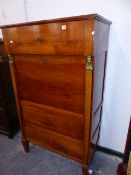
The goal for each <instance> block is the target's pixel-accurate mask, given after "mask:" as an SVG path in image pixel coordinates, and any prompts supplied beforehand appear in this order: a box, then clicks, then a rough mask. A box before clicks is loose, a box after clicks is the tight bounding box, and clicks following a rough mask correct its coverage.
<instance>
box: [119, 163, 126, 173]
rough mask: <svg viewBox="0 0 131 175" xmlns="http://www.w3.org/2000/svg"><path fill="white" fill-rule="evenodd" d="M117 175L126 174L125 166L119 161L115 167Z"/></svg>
mask: <svg viewBox="0 0 131 175" xmlns="http://www.w3.org/2000/svg"><path fill="white" fill-rule="evenodd" d="M117 175H127V167H126V166H125V164H124V163H120V164H119V165H118V168H117Z"/></svg>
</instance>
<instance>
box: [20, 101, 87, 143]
mask: <svg viewBox="0 0 131 175" xmlns="http://www.w3.org/2000/svg"><path fill="white" fill-rule="evenodd" d="M26 105H28V106H26ZM22 111H23V119H24V121H27V122H30V123H33V124H36V125H39V126H41V127H44V128H47V129H49V130H52V131H55V132H58V133H61V134H64V135H67V136H70V137H73V138H76V139H79V140H82V139H83V130H84V117H83V116H82V115H80V114H75V113H72V112H68V111H64V110H61V109H56V108H52V107H48V106H43V105H37V104H32V103H30V102H23V103H22Z"/></svg>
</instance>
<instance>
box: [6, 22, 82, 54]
mask: <svg viewBox="0 0 131 175" xmlns="http://www.w3.org/2000/svg"><path fill="white" fill-rule="evenodd" d="M76 29H77V30H76ZM6 30H7V31H6V35H7V36H6V41H5V42H7V43H8V44H9V50H10V52H11V53H15V54H16V53H23V54H27V53H30V54H45V55H56V54H57V55H58V54H64V55H83V21H78V22H77V21H73V22H61V23H50V24H41V25H31V26H21V27H19V28H18V27H14V28H8V29H6ZM25 31H26V32H25ZM23 33H24V37H23V35H22V34H23ZM19 34H21V35H19Z"/></svg>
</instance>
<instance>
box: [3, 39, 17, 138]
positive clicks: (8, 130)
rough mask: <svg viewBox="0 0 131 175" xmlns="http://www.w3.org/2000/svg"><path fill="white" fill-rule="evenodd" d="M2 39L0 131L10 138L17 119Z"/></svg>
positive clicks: (14, 131) (15, 128)
mask: <svg viewBox="0 0 131 175" xmlns="http://www.w3.org/2000/svg"><path fill="white" fill-rule="evenodd" d="M3 52H4V51H3V41H2V40H0V132H2V133H5V134H7V135H8V136H9V137H10V138H12V137H13V135H14V134H15V133H16V131H17V130H18V129H19V121H18V115H17V109H16V104H15V98H14V93H13V86H12V81H11V76H10V67H9V62H8V59H6V58H4V57H3V54H4V53H3Z"/></svg>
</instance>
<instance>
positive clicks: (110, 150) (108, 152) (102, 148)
mask: <svg viewBox="0 0 131 175" xmlns="http://www.w3.org/2000/svg"><path fill="white" fill-rule="evenodd" d="M97 150H98V151H100V152H103V153H106V154H109V155H112V156H116V157H119V158H122V159H123V158H124V154H123V153H120V152H118V151H115V150H112V149H109V148H105V147H102V146H100V145H97Z"/></svg>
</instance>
